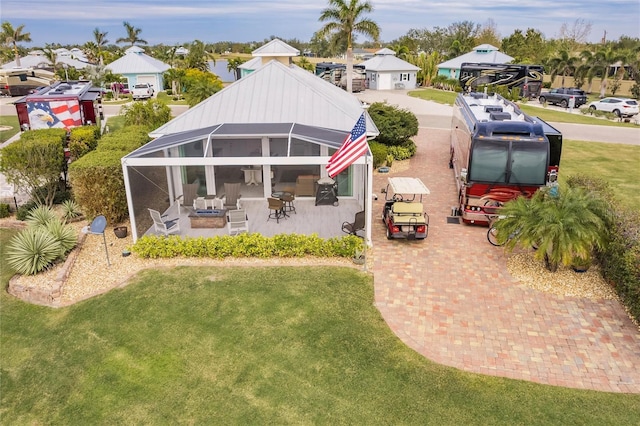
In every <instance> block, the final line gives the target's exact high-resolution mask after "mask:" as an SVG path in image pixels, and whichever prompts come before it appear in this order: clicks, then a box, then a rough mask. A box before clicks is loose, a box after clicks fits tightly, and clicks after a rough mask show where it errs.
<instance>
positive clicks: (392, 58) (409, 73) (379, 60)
mask: <svg viewBox="0 0 640 426" xmlns="http://www.w3.org/2000/svg"><path fill="white" fill-rule="evenodd" d="M360 65H364V67H365V70H366V75H367V77H366V78H367V84H368V86H367V87H368V88H369V89H372V90H394V89H414V88H415V87H416V86H417V84H418V80H417V76H418V71H419V70H420V68H418V67H417V66H415V65H413V64H410V63H409V62H407V61H403V60H402V59H400V58H397V57H396V52H394V51H393V50H391V49H387V48H384V49H381V50H378V51H377V52H376V54H375V56H374V57H373V58H371V59H369V60H368V61H364V62H361V63H360Z"/></svg>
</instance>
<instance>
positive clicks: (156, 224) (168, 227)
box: [148, 209, 180, 236]
mask: <svg viewBox="0 0 640 426" xmlns="http://www.w3.org/2000/svg"><path fill="white" fill-rule="evenodd" d="M148 210H149V214H150V215H151V219H153V228H154V230H155V231H156V232H160V233H161V234H163V235H164V236H168V235H169V234H170V233H172V232H180V223H179V222H178V219H174V220H167V221H165V220H162V215H161V214H160V212H159V211H158V210H153V209H148Z"/></svg>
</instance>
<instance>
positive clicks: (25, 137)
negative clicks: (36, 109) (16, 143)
mask: <svg viewBox="0 0 640 426" xmlns="http://www.w3.org/2000/svg"><path fill="white" fill-rule="evenodd" d="M42 139H46V140H51V139H57V140H59V141H60V143H61V144H62V145H61V146H64V142H65V141H66V139H67V131H66V130H65V129H38V130H29V131H28V132H22V134H20V141H23V142H25V141H33V140H42Z"/></svg>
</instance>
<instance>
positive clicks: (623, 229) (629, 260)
mask: <svg viewBox="0 0 640 426" xmlns="http://www.w3.org/2000/svg"><path fill="white" fill-rule="evenodd" d="M567 184H568V185H570V186H574V187H580V188H583V189H586V190H588V191H590V192H593V193H596V194H598V195H599V196H600V197H602V198H603V199H605V200H606V201H607V203H608V205H609V206H610V209H611V210H612V211H613V213H612V218H611V220H609V221H608V223H607V228H608V230H609V241H608V243H607V244H606V245H605V247H604V248H603V249H602V250H600V251H598V252H596V257H597V259H598V260H599V261H600V264H601V266H602V275H603V276H604V278H605V279H606V280H607V281H609V282H610V283H612V284H613V285H614V286H615V289H616V292H617V294H618V295H619V296H620V298H621V299H622V302H623V303H624V305H625V306H626V307H627V309H628V311H629V312H630V314H631V315H632V316H633V317H634V318H635V319H636V320H637V321H640V213H639V212H637V211H631V210H630V209H626V208H624V207H621V206H620V204H619V203H618V202H617V200H616V199H615V196H614V195H613V191H612V190H611V188H610V186H609V184H608V183H607V182H606V181H604V180H601V179H594V178H591V177H588V176H586V175H575V176H570V177H569V178H567Z"/></svg>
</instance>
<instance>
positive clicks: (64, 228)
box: [43, 217, 78, 258]
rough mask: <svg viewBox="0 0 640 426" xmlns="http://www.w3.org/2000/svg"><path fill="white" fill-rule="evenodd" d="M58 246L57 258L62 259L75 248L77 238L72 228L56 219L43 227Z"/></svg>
mask: <svg viewBox="0 0 640 426" xmlns="http://www.w3.org/2000/svg"><path fill="white" fill-rule="evenodd" d="M43 228H44V229H45V230H46V231H47V232H48V233H49V234H50V235H51V236H52V237H53V238H54V239H55V241H56V243H57V244H58V258H63V257H64V256H65V255H66V254H67V253H68V252H70V251H71V249H73V248H74V247H75V246H76V241H77V239H78V236H77V235H76V233H75V231H74V230H73V228H72V227H71V226H69V225H67V224H65V223H64V222H62V221H61V220H60V219H58V218H57V217H56V218H55V219H53V220H51V221H49V222H48V223H47V224H46V225H45V226H44V227H43Z"/></svg>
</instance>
